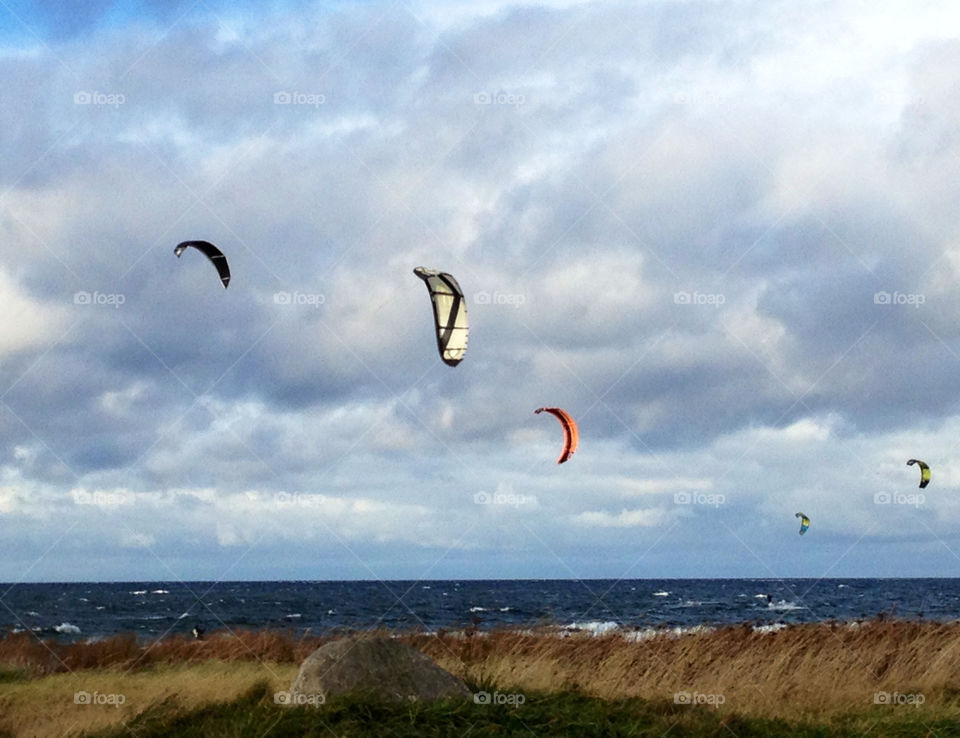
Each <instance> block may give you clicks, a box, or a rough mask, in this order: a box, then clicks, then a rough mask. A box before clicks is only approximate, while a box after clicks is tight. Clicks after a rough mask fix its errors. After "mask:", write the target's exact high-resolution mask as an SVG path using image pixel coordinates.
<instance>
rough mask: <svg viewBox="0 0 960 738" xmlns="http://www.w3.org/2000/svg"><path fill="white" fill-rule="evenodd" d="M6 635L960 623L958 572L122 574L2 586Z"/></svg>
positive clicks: (0, 615)
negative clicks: (810, 575) (559, 576)
mask: <svg viewBox="0 0 960 738" xmlns="http://www.w3.org/2000/svg"><path fill="white" fill-rule="evenodd" d="M0 604H2V605H3V607H2V608H0V633H4V634H5V633H9V632H12V631H15V632H22V631H33V632H34V633H37V634H38V635H41V636H43V637H53V638H56V639H58V640H62V641H79V640H96V639H100V638H104V637H107V636H111V635H115V634H118V633H130V632H132V633H135V634H136V635H137V636H138V638H141V639H144V640H147V639H153V638H157V637H162V636H165V635H169V634H177V633H179V634H184V633H190V631H191V630H192V629H193V627H194V626H195V625H198V626H200V627H201V628H203V629H205V630H206V631H208V632H209V631H214V630H218V629H223V628H231V629H238V628H240V629H259V628H279V629H290V630H292V631H294V632H296V633H303V632H310V633H313V634H325V633H332V632H343V631H350V630H366V629H371V628H389V629H393V630H416V629H420V630H425V631H428V632H434V631H437V630H440V629H446V630H462V629H464V628H467V627H475V628H478V629H480V630H485V629H492V628H503V627H507V628H519V629H524V628H537V627H547V628H556V629H558V630H560V631H575V630H579V631H587V632H590V633H594V634H599V633H608V632H623V633H624V634H625V635H628V636H633V637H643V636H644V635H645V634H651V633H655V632H658V631H661V630H672V631H674V632H685V631H689V630H694V629H698V628H701V627H718V626H723V625H730V624H743V623H747V624H750V625H752V626H753V627H754V628H756V629H758V630H761V631H762V630H775V629H777V628H779V627H783V626H784V625H786V624H793V623H810V622H818V621H826V620H837V621H845V622H852V621H857V620H860V619H865V618H871V617H875V616H877V615H880V614H882V615H883V616H885V617H894V618H900V619H919V618H924V619H929V620H939V621H950V620H956V619H960V580H958V579H820V580H814V579H787V580H772V579H663V580H656V579H633V580H626V579H624V580H598V579H594V580H584V581H576V580H502V581H497V580H493V581H474V580H463V581H408V582H402V581H393V582H373V581H361V582H307V581H288V582H186V583H183V582H113V583H71V584H50V583H47V584H2V585H0Z"/></svg>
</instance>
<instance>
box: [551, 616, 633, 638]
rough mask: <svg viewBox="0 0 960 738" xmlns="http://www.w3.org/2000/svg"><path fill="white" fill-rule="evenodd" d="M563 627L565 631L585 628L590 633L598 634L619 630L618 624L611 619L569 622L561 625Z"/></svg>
mask: <svg viewBox="0 0 960 738" xmlns="http://www.w3.org/2000/svg"><path fill="white" fill-rule="evenodd" d="M563 629H564V630H566V631H581V630H585V631H587V632H588V633H590V635H594V636H599V635H606V634H608V633H615V632H617V631H618V630H620V624H619V623H615V622H613V621H612V620H604V621H600V620H590V621H588V622H586V623H570V624H569V625H565V626H563Z"/></svg>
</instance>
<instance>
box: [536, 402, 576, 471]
mask: <svg viewBox="0 0 960 738" xmlns="http://www.w3.org/2000/svg"><path fill="white" fill-rule="evenodd" d="M544 411H546V412H548V413H550V414H551V415H553V416H554V417H556V419H557V420H559V421H560V425H562V426H563V449H562V450H561V451H560V456H559V457H558V458H557V463H558V464H562V463H563V462H564V461H566V460H567V459H569V458H570V457H571V456H573V452H574V451H576V450H577V445H578V444H579V443H580V430H579V429H578V428H577V423H576V421H574V419H573V418H571V417H570V413H568V412H567V411H566V410H563V409H562V408H559V407H541V408H537V409H536V410H534V411H533V412H534V413H536V414H538V415H539V414H540V413H542V412H544Z"/></svg>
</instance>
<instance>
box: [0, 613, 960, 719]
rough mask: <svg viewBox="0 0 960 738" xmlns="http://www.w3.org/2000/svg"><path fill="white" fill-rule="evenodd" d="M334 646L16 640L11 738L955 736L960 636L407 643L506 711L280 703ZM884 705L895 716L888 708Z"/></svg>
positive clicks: (0, 702) (789, 633)
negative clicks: (180, 737) (175, 737)
mask: <svg viewBox="0 0 960 738" xmlns="http://www.w3.org/2000/svg"><path fill="white" fill-rule="evenodd" d="M326 640H329V639H328V638H318V637H310V638H300V637H297V636H295V635H294V634H293V633H284V632H244V633H238V634H235V635H234V634H225V633H224V634H214V635H212V636H211V637H209V638H208V639H207V640H205V641H202V642H196V641H190V640H186V639H183V638H171V639H167V640H165V641H162V642H159V643H155V644H148V645H146V646H144V645H142V644H137V643H136V641H135V640H134V639H132V638H129V637H120V638H114V639H109V640H106V641H101V642H99V643H92V644H73V645H66V644H58V643H55V642H53V641H49V642H46V643H40V642H38V641H36V640H35V639H33V638H32V637H30V636H28V635H26V634H20V635H17V636H8V637H7V638H4V639H2V640H0V733H5V734H8V735H16V736H21V735H37V736H47V735H49V736H54V735H66V734H73V735H90V734H102V735H130V733H129V732H127V731H128V727H129V728H130V729H132V730H133V731H134V733H133V734H135V735H138V736H148V735H157V736H159V735H165V734H167V735H168V734H171V733H177V734H181V733H182V734H184V735H224V736H226V735H261V734H264V733H266V732H267V729H268V728H269V727H270V726H271V725H275V726H276V727H275V728H274V729H273V730H271V731H270V735H301V734H304V735H311V734H315V735H331V733H330V731H331V730H332V731H333V734H336V735H365V734H370V735H375V734H380V735H383V734H388V735H389V734H395V735H461V734H463V733H466V732H467V731H468V730H469V731H470V735H509V734H511V733H516V734H518V735H520V734H523V735H530V731H532V732H533V733H534V734H537V735H540V734H544V735H572V734H578V735H662V734H663V733H664V732H666V730H667V729H669V730H670V735H671V736H674V735H729V734H730V733H729V732H727V730H728V729H729V730H732V731H733V733H734V734H736V735H738V736H746V735H758V736H759V735H788V734H792V735H863V734H869V735H871V736H877V735H921V736H922V735H938V736H947V735H956V736H960V668H958V667H960V625H955V624H937V623H905V622H880V621H875V622H869V623H865V624H863V625H862V626H860V627H856V628H851V627H849V626H847V625H829V624H827V625H810V626H797V627H792V628H787V629H785V630H782V631H779V632H776V633H766V634H760V633H755V632H753V631H752V630H751V629H750V628H743V627H737V628H725V629H720V630H717V631H714V632H710V633H698V634H693V635H685V636H682V637H679V638H674V637H669V636H658V637H656V638H651V639H649V640H642V641H635V642H631V641H627V640H624V639H623V638H621V637H620V636H616V635H611V636H604V637H589V636H571V637H566V638H561V637H558V636H557V635H556V634H548V633H536V634H526V635H524V634H519V633H515V632H508V631H502V632H492V633H488V634H483V635H481V634H473V635H464V634H440V635H438V636H428V635H422V634H421V635H418V634H407V635H404V636H402V640H405V641H408V642H410V643H412V644H414V645H415V646H417V647H418V648H420V649H421V650H422V651H424V652H425V653H427V654H428V655H430V656H431V657H432V658H434V659H435V660H436V661H437V662H438V663H439V664H441V665H442V666H444V667H445V668H447V669H449V670H450V671H452V672H454V673H455V674H458V675H459V676H461V677H462V678H464V679H465V681H467V683H468V685H470V686H471V688H472V689H473V690H474V691H478V690H482V691H486V692H489V693H490V694H491V695H494V693H499V697H497V696H493V697H492V698H491V702H494V703H495V702H496V701H497V700H498V699H499V700H501V701H506V702H507V704H502V705H497V704H474V703H473V702H466V703H464V702H455V703H440V704H437V705H381V704H377V703H370V702H365V701H363V700H359V699H348V700H331V701H330V702H329V703H328V704H326V705H324V706H322V707H316V708H314V707H297V708H292V707H287V706H284V705H280V704H277V703H276V701H275V698H274V695H275V694H276V693H278V692H282V691H285V690H287V689H288V688H289V685H290V683H291V682H292V680H293V678H294V676H295V674H296V671H297V667H298V664H299V662H300V661H302V659H303V658H305V657H306V656H307V655H308V654H309V653H311V652H312V651H313V650H314V649H315V648H317V647H318V645H320V644H321V643H323V642H324V641H326ZM84 694H86V695H89V697H88V698H84V697H83V696H82V695H84ZM77 695H81V697H80V698H79V699H80V702H81V703H80V704H77V699H78V697H77ZM509 695H513V697H509ZM878 695H880V697H879V699H880V700H881V701H882V700H883V699H884V695H887V697H886V699H888V701H889V702H892V703H894V704H875V702H876V700H877V696H878ZM84 699H88V700H89V702H90V703H91V704H83V701H84ZM678 699H679V700H680V701H681V702H683V701H689V702H691V703H693V704H677V700H678ZM518 703H519V704H518ZM697 703H699V704H697ZM378 726H379V727H378ZM590 726H600V727H599V728H597V729H596V730H594V728H593V727H590ZM278 731H279V732H278ZM311 731H314V732H311ZM591 731H593V732H591Z"/></svg>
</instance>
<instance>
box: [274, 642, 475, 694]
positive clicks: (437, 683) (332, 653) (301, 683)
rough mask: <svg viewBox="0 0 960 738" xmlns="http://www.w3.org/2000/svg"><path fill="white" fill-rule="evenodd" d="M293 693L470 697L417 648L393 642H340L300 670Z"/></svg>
mask: <svg viewBox="0 0 960 738" xmlns="http://www.w3.org/2000/svg"><path fill="white" fill-rule="evenodd" d="M290 691H291V692H293V693H294V694H300V695H304V696H309V695H323V698H324V699H326V698H327V697H331V696H333V695H338V694H344V693H347V692H363V693H367V694H372V695H375V696H377V697H381V698H385V699H392V700H411V701H415V700H437V699H444V698H446V697H465V698H468V697H470V694H471V692H470V690H469V689H468V688H467V685H466V684H464V683H463V682H462V681H461V680H460V679H458V678H457V677H455V676H454V675H453V674H451V673H450V672H449V671H446V670H445V669H441V668H440V667H439V666H437V665H436V664H435V663H434V662H433V660H432V659H430V658H429V657H428V656H425V655H424V654H422V653H420V651H418V650H417V649H415V648H414V647H413V646H408V645H407V644H405V643H400V642H399V641H395V640H393V639H390V638H359V639H355V638H341V639H339V640H336V641H332V642H330V643H327V644H326V645H323V646H321V647H320V648H318V649H317V650H316V651H314V652H313V653H312V654H310V655H309V656H308V657H307V658H306V659H305V660H304V662H303V663H302V664H301V665H300V672H299V673H298V674H297V678H296V679H295V680H294V681H293V685H292V686H291V687H290Z"/></svg>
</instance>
